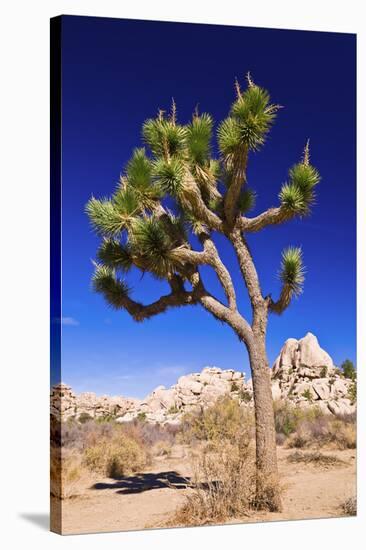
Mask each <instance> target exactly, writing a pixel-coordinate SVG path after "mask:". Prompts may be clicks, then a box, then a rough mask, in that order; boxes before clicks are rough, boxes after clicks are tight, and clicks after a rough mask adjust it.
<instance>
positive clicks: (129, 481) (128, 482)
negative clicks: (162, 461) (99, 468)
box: [91, 471, 190, 495]
mask: <svg viewBox="0 0 366 550" xmlns="http://www.w3.org/2000/svg"><path fill="white" fill-rule="evenodd" d="M189 483H190V478H189V477H182V476H180V475H179V474H178V473H177V472H174V471H170V472H159V473H157V474H153V473H145V474H137V475H135V476H129V477H121V478H118V479H116V481H115V482H114V483H95V484H94V485H92V487H91V488H92V489H96V490H103V489H119V490H118V491H116V493H118V494H121V495H132V494H135V493H142V492H144V491H151V490H152V489H166V488H173V489H186V488H187V486H188V485H189Z"/></svg>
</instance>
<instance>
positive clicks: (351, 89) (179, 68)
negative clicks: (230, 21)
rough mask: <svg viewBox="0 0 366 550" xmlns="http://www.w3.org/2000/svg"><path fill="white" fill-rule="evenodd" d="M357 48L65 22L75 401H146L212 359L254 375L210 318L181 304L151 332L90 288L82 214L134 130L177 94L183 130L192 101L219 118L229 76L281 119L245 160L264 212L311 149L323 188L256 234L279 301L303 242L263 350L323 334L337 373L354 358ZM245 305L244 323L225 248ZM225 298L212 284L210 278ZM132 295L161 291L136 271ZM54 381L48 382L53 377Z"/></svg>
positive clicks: (264, 271) (67, 364) (68, 378)
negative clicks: (290, 288) (289, 293)
mask: <svg viewBox="0 0 366 550" xmlns="http://www.w3.org/2000/svg"><path fill="white" fill-rule="evenodd" d="M355 47H356V39H355V36H354V35H346V34H336V33H320V32H300V31H281V30H266V29H252V28H239V27H223V26H211V25H192V24H179V23H160V22H142V21H127V20H118V19H104V18H89V17H68V16H66V17H64V18H63V28H62V129H63V133H62V206H63V211H62V219H63V226H62V239H63V240H62V276H63V283H62V308H63V313H62V315H63V317H64V318H65V321H64V324H63V327H62V328H63V342H62V375H61V377H62V380H64V381H65V382H67V383H69V384H71V385H72V386H73V388H74V389H75V390H76V391H87V390H89V391H95V392H97V393H113V394H124V395H134V396H143V395H145V394H146V393H147V392H149V391H151V390H152V389H153V388H154V387H155V386H156V385H158V384H166V385H170V384H172V383H174V382H175V380H176V379H177V377H178V376H180V375H181V374H183V373H185V372H192V371H198V370H201V369H202V367H203V366H205V365H208V364H215V365H217V366H220V367H222V368H235V369H238V370H242V371H245V373H246V375H247V377H249V368H248V358H247V354H246V351H245V349H244V347H243V345H242V344H240V343H239V341H238V339H237V337H236V336H235V335H234V334H233V333H232V331H231V330H230V329H229V328H228V327H226V326H224V325H221V324H220V323H218V322H217V321H215V320H214V319H213V318H211V317H210V315H209V314H208V313H207V312H205V311H204V310H202V309H200V308H198V307H196V308H188V307H186V308H181V309H179V310H171V311H169V312H168V313H166V314H165V315H162V316H158V317H154V318H153V319H151V320H149V321H147V322H145V323H143V324H136V323H134V322H133V321H132V320H131V319H130V317H129V316H128V314H127V313H125V312H115V311H112V310H110V309H108V307H107V306H106V304H105V303H104V301H103V299H102V298H101V296H99V295H96V294H94V293H93V292H92V291H91V289H90V277H91V274H92V264H91V259H92V258H94V257H95V251H96V248H97V244H98V238H97V237H96V236H95V235H94V234H93V233H92V231H91V229H90V226H89V224H88V219H87V217H86V216H85V214H84V206H85V203H86V202H87V200H88V199H89V198H90V196H91V194H93V195H94V196H96V197H101V196H106V195H110V194H111V193H112V192H113V190H114V188H115V185H116V182H117V179H118V177H119V174H120V172H121V171H122V170H123V167H124V165H125V163H126V162H127V160H128V159H129V156H130V154H131V151H132V149H133V148H134V147H136V146H139V145H140V144H141V138H140V132H141V125H142V123H143V122H144V120H145V119H147V118H149V117H151V116H154V115H155V113H156V112H157V109H158V108H159V107H161V108H169V105H170V102H171V98H172V97H174V99H175V101H176V104H177V108H178V115H179V119H180V121H181V122H187V121H188V120H189V119H190V116H191V113H192V111H193V110H194V108H195V106H196V105H197V103H198V104H199V108H200V110H201V111H207V112H209V113H211V114H212V115H213V117H214V119H215V121H220V120H221V119H222V118H223V117H225V116H226V115H227V112H228V109H229V107H230V104H231V102H232V100H233V97H234V87H233V84H234V79H235V77H238V78H239V79H241V80H242V81H244V75H245V73H246V72H247V71H248V70H250V71H251V73H252V76H253V78H254V80H255V81H256V82H257V83H258V84H260V85H262V86H264V87H265V88H267V89H268V90H269V91H270V93H271V96H272V99H273V101H274V102H275V103H280V104H281V105H283V106H284V108H283V109H282V110H281V111H280V113H279V116H278V119H277V122H276V124H275V126H274V128H273V130H272V132H271V134H270V137H269V139H268V141H267V143H266V145H265V146H264V148H263V149H262V150H261V151H260V152H259V153H256V154H252V155H251V157H250V163H249V170H248V178H249V184H250V186H251V187H252V188H254V189H255V190H256V191H257V195H258V199H257V204H256V209H255V211H254V212H253V214H255V213H259V212H261V211H262V210H263V209H265V208H267V207H269V206H273V205H275V204H277V194H278V191H279V189H280V186H281V183H283V182H284V181H285V180H286V177H287V171H288V168H289V167H290V166H291V165H292V164H294V163H295V162H297V161H298V160H299V158H300V157H301V153H302V149H303V146H304V143H305V140H306V138H308V137H309V138H310V140H311V159H312V162H313V164H314V165H315V166H317V168H318V169H319V171H320V173H321V176H322V182H321V184H320V186H319V189H318V200H317V204H316V206H315V208H314V210H313V215H312V216H311V217H310V218H307V219H305V220H302V221H293V222H291V223H288V224H286V225H284V226H281V227H274V228H269V229H266V230H265V231H263V232H262V233H260V234H253V235H251V236H250V244H251V247H252V252H253V255H254V258H255V261H256V265H257V268H258V272H259V275H260V277H261V281H262V288H263V292H264V293H269V292H272V293H273V295H274V296H276V295H277V291H278V287H279V282H278V279H277V276H276V274H277V272H278V268H279V262H280V254H281V250H282V249H283V248H284V247H285V246H287V245H289V244H293V245H301V246H302V248H303V253H304V260H305V264H306V267H307V274H306V283H305V291H304V294H303V295H302V296H301V297H300V298H299V299H298V300H296V301H295V302H294V303H293V304H292V305H291V307H290V308H289V310H287V311H286V312H285V313H284V315H283V316H281V317H276V316H271V317H270V321H269V327H268V338H267V342H268V355H269V359H270V362H271V363H272V362H273V360H274V359H275V357H276V355H277V354H278V352H279V350H280V348H281V346H282V344H283V342H284V341H285V340H286V339H287V338H289V337H295V338H301V337H302V336H304V335H305V333H306V332H308V331H311V332H313V333H315V334H316V335H317V336H318V338H319V341H320V344H321V345H322V347H324V348H325V349H326V350H327V351H328V352H329V353H330V354H331V356H332V357H333V359H334V361H335V363H340V362H341V361H342V360H344V359H345V358H346V357H349V358H350V359H352V360H355V349H356V342H355V331H356V329H355V315H356V312H355V292H356V287H355V267H356V266H355V262H356V259H355V254H356V246H355V227H356V219H355V215H356V214H355V197H356V190H355V78H356V77H355ZM218 243H219V245H220V250H221V252H222V255H223V258H224V259H225V261H227V263H228V265H229V267H230V268H231V269H232V270H234V281H235V283H237V288H238V294H239V296H240V304H241V307H242V311H243V312H244V313H247V314H248V315H249V314H250V308H249V304H248V300H247V296H246V291H245V288H244V287H243V284H242V282H241V279H240V276H239V272H238V267H237V264H236V262H235V259H234V256H233V254H232V251H231V250H230V248H229V247H228V246H227V245H226V244H225V243H224V242H222V241H221V240H218ZM221 245H222V246H221ZM204 276H205V278H206V281H207V285H208V286H209V287H210V289H211V290H213V291H216V289H217V284H216V282H215V279H214V277H213V276H211V274H209V273H208V272H204ZM130 283H131V284H132V286H133V288H134V297H135V298H137V299H139V300H141V301H150V300H153V299H155V298H157V297H158V296H159V295H160V294H161V293H162V292H165V291H166V288H165V286H164V284H162V283H158V282H156V281H154V280H152V279H150V278H149V277H147V276H145V277H144V279H143V281H140V276H139V275H138V274H136V273H135V274H133V275H132V279H130ZM53 380H54V378H53Z"/></svg>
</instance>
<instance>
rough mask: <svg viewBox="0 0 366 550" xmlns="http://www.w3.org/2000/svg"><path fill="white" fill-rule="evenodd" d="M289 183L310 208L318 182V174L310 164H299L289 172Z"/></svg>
mask: <svg viewBox="0 0 366 550" xmlns="http://www.w3.org/2000/svg"><path fill="white" fill-rule="evenodd" d="M289 178H290V182H291V184H293V185H296V186H297V187H298V188H299V189H300V191H301V192H302V195H303V199H304V202H305V203H306V204H307V206H308V207H310V206H311V205H312V204H313V202H314V199H315V193H314V189H315V187H316V185H317V184H318V183H319V181H320V176H319V172H318V171H317V169H316V168H314V166H311V164H304V163H303V162H300V163H298V164H295V165H294V166H293V167H292V168H291V169H290V171H289Z"/></svg>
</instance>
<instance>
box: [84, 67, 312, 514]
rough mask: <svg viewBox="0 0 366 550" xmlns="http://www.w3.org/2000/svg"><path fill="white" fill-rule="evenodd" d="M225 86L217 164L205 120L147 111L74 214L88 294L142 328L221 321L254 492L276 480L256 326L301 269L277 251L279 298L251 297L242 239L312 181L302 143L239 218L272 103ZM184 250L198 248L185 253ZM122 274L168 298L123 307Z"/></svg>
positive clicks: (297, 282)
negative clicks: (240, 296) (95, 245)
mask: <svg viewBox="0 0 366 550" xmlns="http://www.w3.org/2000/svg"><path fill="white" fill-rule="evenodd" d="M235 88H236V98H235V100H234V102H233V104H232V106H231V109H230V112H229V115H228V117H227V118H225V119H224V120H223V121H222V122H221V123H220V124H219V126H218V129H217V145H218V150H219V155H218V156H217V158H214V155H213V153H212V145H211V142H212V134H213V126H214V124H213V120H212V118H211V116H210V115H209V114H206V113H203V114H199V113H198V112H197V110H196V112H195V113H194V114H193V117H192V120H191V122H189V123H188V124H186V125H181V124H180V123H178V121H177V112H176V106H175V103H174V100H173V102H172V108H171V112H170V113H169V114H166V113H165V112H164V111H159V113H158V115H157V117H156V118H154V119H149V120H147V121H146V122H145V123H144V125H143V128H142V135H143V140H144V143H145V145H146V148H147V150H145V148H140V149H135V151H134V152H133V154H132V158H131V160H130V161H129V162H128V164H127V167H126V170H125V172H124V174H123V175H121V177H120V181H119V183H118V186H117V189H116V191H115V193H114V194H113V195H112V196H111V198H110V199H103V200H98V199H95V198H92V199H91V200H90V201H89V202H88V204H87V206H86V211H87V214H88V216H89V218H90V220H91V223H92V226H93V228H94V229H95V231H96V232H97V233H98V234H99V235H100V236H101V237H103V240H102V242H101V245H100V248H99V250H98V253H97V255H98V263H95V273H94V276H93V286H94V289H95V291H97V292H99V293H101V294H102V295H103V296H104V298H105V299H106V301H107V302H108V304H109V305H110V306H112V307H113V308H115V309H123V310H126V311H127V312H128V313H129V314H130V315H131V317H132V318H133V319H134V320H135V321H144V320H145V319H148V318H150V317H152V316H154V315H158V314H159V313H163V312H165V311H167V310H168V309H170V308H174V307H182V306H196V305H200V306H202V307H203V308H205V309H206V310H207V311H209V312H210V313H211V314H212V315H213V316H214V317H215V318H216V319H218V320H219V321H221V322H224V323H226V324H227V325H229V326H230V327H231V328H232V329H233V331H234V332H235V334H236V335H237V336H238V338H239V339H240V341H241V342H243V344H244V345H245V346H246V348H247V351H248V355H249V361H250V368H251V373H252V381H253V394H254V405H255V421H256V466H257V480H258V483H257V488H258V490H259V486H260V488H261V490H263V480H268V479H271V480H273V479H274V480H275V479H276V477H277V457H276V443H275V428H274V417H273V403H272V394H271V382H270V370H269V365H268V360H267V354H266V331H267V319H268V314H269V313H276V314H281V313H282V312H283V311H284V310H285V309H286V308H287V307H288V306H289V304H290V303H291V300H292V298H293V297H294V296H296V295H298V294H300V293H301V291H302V284H303V281H304V270H303V265H302V253H301V249H299V248H293V247H290V248H287V249H286V250H284V251H283V253H282V260H281V269H280V279H281V281H282V289H281V292H280V295H279V298H278V300H274V299H272V297H271V295H268V296H263V294H262V291H261V286H260V281H259V278H258V274H257V271H256V267H255V263H254V261H253V257H252V254H251V251H250V249H249V246H248V243H247V239H246V235H247V234H248V233H253V232H256V231H260V230H261V229H264V228H265V227H267V226H270V225H276V224H281V223H283V222H285V221H287V220H290V219H292V218H294V217H296V216H304V215H305V214H308V213H309V211H310V207H311V205H312V203H313V201H314V192H315V186H316V185H317V183H318V182H319V179H320V178H319V174H318V172H317V170H316V169H315V168H314V167H313V166H312V165H311V164H310V159H309V146H308V143H307V144H306V146H305V150H304V153H303V156H302V159H301V160H300V162H298V163H297V164H294V166H293V167H292V168H291V169H290V170H289V176H288V181H287V182H286V183H284V184H283V185H282V188H281V189H280V192H279V195H278V198H279V205H278V206H276V207H272V208H269V209H268V210H266V211H265V212H263V213H261V214H259V215H257V216H254V217H249V216H247V213H248V211H249V210H250V209H251V208H252V207H253V204H254V198H255V195H254V192H253V191H252V190H251V189H250V188H249V187H248V185H247V177H246V173H247V164H248V159H249V154H250V152H251V151H257V150H258V149H260V147H261V146H262V145H263V144H264V142H265V139H266V136H267V134H268V132H269V130H270V128H271V125H272V123H273V121H274V119H275V117H276V113H277V111H278V109H279V106H278V105H275V104H272V103H271V102H270V97H269V94H268V92H267V91H266V90H264V89H263V88H261V87H259V86H258V85H256V84H255V83H254V82H253V81H252V79H251V77H250V75H249V74H248V75H247V86H246V89H245V90H242V89H241V87H240V85H239V83H238V82H236V83H235ZM215 234H221V235H223V236H224V237H226V239H227V242H228V244H229V245H230V246H232V247H233V249H234V251H235V254H236V256H237V259H238V264H239V267H240V271H241V275H242V277H243V279H244V282H245V284H246V287H247V290H248V293H249V297H250V302H251V307H252V316H251V319H250V320H247V319H245V318H244V316H243V315H242V314H241V313H240V311H239V309H238V304H237V297H236V291H235V288H234V285H233V280H232V276H231V274H230V273H229V270H228V269H227V267H226V266H225V264H224V263H223V261H222V259H221V257H220V253H219V250H218V247H217V245H216V242H215ZM192 235H195V236H196V238H192ZM194 242H199V243H200V245H199V246H198V247H195V246H194V244H193V243H194ZM197 248H199V250H197ZM203 265H206V266H210V267H211V268H212V269H213V270H214V272H215V273H216V275H217V278H218V280H219V281H220V283H221V285H222V288H223V290H224V292H225V295H226V300H225V303H223V302H222V301H220V300H219V299H218V298H217V297H215V296H213V295H212V294H211V293H210V292H209V291H208V290H207V289H206V287H205V284H204V281H203V279H202V275H201V273H200V266H203ZM133 267H136V268H138V269H139V270H141V271H142V272H149V273H151V274H152V275H153V276H155V277H156V278H158V279H162V280H165V281H166V282H167V283H168V285H169V287H170V292H169V293H168V294H165V295H163V296H161V297H160V298H158V299H157V300H156V301H154V302H152V303H150V304H147V305H143V304H141V303H140V302H138V301H135V300H134V299H133V298H132V297H131V292H130V289H129V287H128V285H127V283H126V282H125V279H124V278H121V274H124V273H126V272H128V271H129V270H130V269H131V268H133ZM118 274H120V275H118ZM260 480H261V481H260ZM267 497H268V499H269V505H270V507H271V508H272V509H274V510H275V509H279V508H280V507H281V502H280V498H279V496H278V494H276V492H275V491H274V492H273V493H272V494H268V491H267Z"/></svg>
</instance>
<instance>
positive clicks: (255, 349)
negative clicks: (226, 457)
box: [248, 336, 282, 511]
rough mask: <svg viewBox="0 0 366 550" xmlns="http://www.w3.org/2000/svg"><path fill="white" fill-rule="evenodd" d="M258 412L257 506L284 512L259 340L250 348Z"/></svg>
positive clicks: (266, 370) (265, 368) (263, 351)
mask: <svg viewBox="0 0 366 550" xmlns="http://www.w3.org/2000/svg"><path fill="white" fill-rule="evenodd" d="M248 351H249V360H250V369H251V373H252V382H253V399H254V412H255V436H256V468H257V505H258V506H259V507H262V508H266V507H268V508H269V509H270V510H271V511H280V510H281V509H282V503H281V495H280V487H279V479H278V467H277V449H276V430H275V422H274V410H273V399H272V390H271V376H270V370H269V365H268V360H267V354H266V348H265V342H264V339H263V338H262V337H259V336H257V337H255V338H254V344H252V345H250V346H249V347H248Z"/></svg>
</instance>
